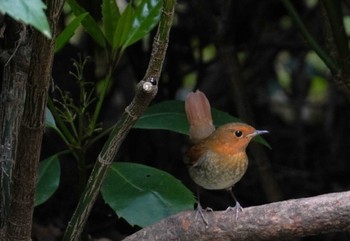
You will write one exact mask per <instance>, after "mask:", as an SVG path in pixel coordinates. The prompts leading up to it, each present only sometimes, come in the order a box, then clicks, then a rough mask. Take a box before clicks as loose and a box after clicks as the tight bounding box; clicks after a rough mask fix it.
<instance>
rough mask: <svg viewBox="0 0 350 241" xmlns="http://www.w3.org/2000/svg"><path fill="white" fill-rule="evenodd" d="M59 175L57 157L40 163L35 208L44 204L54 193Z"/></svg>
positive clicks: (58, 181) (54, 156) (59, 169)
mask: <svg viewBox="0 0 350 241" xmlns="http://www.w3.org/2000/svg"><path fill="white" fill-rule="evenodd" d="M60 174H61V168H60V163H59V159H58V156H57V155H53V156H51V157H49V158H47V159H45V160H43V161H41V162H40V164H39V177H38V185H37V187H36V194H35V206H38V205H40V204H42V203H44V202H45V201H46V200H48V199H49V198H50V197H51V196H52V195H53V194H54V193H55V191H56V190H57V188H58V186H59V183H60Z"/></svg>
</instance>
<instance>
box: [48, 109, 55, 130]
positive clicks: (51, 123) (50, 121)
mask: <svg viewBox="0 0 350 241" xmlns="http://www.w3.org/2000/svg"><path fill="white" fill-rule="evenodd" d="M45 126H46V127H49V128H52V129H56V130H58V128H57V126H56V122H55V118H53V115H52V113H51V111H50V110H49V108H45Z"/></svg>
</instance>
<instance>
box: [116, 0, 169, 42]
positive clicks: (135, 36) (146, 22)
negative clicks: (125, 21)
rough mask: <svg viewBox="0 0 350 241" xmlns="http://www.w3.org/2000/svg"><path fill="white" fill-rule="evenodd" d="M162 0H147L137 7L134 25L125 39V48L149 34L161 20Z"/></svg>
mask: <svg viewBox="0 0 350 241" xmlns="http://www.w3.org/2000/svg"><path fill="white" fill-rule="evenodd" d="M161 9H162V1H160V0H145V1H143V2H142V3H141V5H140V6H138V7H137V8H136V11H135V15H134V17H133V21H132V27H131V29H130V31H129V34H128V37H127V39H126V41H125V43H124V44H123V45H124V48H126V47H128V46H130V45H132V44H133V43H135V42H137V41H138V40H140V39H142V38H143V37H144V36H145V35H146V34H148V33H149V32H150V31H151V30H152V29H153V28H154V26H156V24H157V23H158V22H159V19H160V13H161Z"/></svg>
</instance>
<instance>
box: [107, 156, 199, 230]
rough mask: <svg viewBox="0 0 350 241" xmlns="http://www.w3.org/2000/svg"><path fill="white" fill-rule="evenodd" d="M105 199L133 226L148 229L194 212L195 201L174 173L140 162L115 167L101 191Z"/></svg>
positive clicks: (112, 167)
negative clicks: (177, 215)
mask: <svg viewBox="0 0 350 241" xmlns="http://www.w3.org/2000/svg"><path fill="white" fill-rule="evenodd" d="M101 192H102V196H103V199H104V200H105V201H106V202H107V203H108V204H109V205H110V206H111V207H112V208H113V210H114V211H115V212H116V213H117V215H118V216H120V217H123V218H124V219H125V220H126V221H128V222H129V223H130V224H131V225H138V226H140V227H145V226H148V225H151V224H153V223H155V222H157V221H159V220H161V219H163V218H166V217H168V216H170V215H172V214H175V213H178V212H181V211H184V210H189V209H193V205H194V203H195V199H194V196H193V194H192V193H191V191H189V190H188V189H187V188H186V187H185V186H184V185H183V184H182V183H181V182H180V181H179V180H177V179H176V178H174V177H173V176H171V175H170V174H168V173H166V172H164V171H161V170H158V169H155V168H152V167H148V166H144V165H141V164H136V163H125V162H119V163H114V164H112V166H111V168H110V170H109V172H108V173H107V176H106V179H105V181H104V185H103V186H102V189H101Z"/></svg>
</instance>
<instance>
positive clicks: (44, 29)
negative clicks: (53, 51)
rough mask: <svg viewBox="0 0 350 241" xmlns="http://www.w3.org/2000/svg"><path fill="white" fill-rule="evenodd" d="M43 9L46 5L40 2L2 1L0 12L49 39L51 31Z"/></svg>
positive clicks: (22, 0) (30, 0)
mask: <svg viewBox="0 0 350 241" xmlns="http://www.w3.org/2000/svg"><path fill="white" fill-rule="evenodd" d="M44 9H46V5H45V4H44V3H43V2H42V1H41V0H12V1H10V0H2V1H0V12H1V13H2V14H8V15H9V16H11V17H12V18H14V19H16V20H19V21H22V22H24V23H26V24H30V25H32V26H33V27H34V28H36V29H37V30H39V31H40V32H41V33H42V34H44V35H45V36H46V37H48V38H51V30H50V26H49V23H48V21H47V18H46V15H45V12H44Z"/></svg>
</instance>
